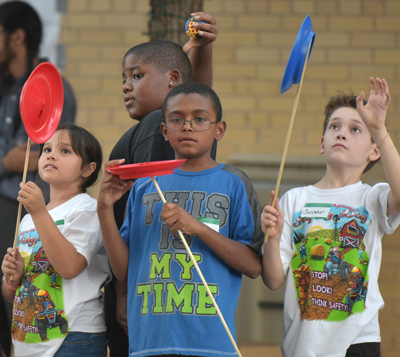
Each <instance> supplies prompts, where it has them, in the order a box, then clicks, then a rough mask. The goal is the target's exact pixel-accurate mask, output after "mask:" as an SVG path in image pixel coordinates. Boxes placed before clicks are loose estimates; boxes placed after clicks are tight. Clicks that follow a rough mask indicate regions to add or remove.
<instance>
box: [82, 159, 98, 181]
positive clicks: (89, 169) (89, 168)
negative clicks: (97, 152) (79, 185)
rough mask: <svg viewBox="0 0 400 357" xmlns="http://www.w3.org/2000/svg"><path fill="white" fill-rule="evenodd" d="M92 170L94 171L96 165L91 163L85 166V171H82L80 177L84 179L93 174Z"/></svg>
mask: <svg viewBox="0 0 400 357" xmlns="http://www.w3.org/2000/svg"><path fill="white" fill-rule="evenodd" d="M94 170H96V163H95V162H91V163H90V164H89V165H87V166H86V169H85V171H83V174H82V176H83V177H84V178H87V177H89V176H90V175H91V174H92V173H93V172H94Z"/></svg>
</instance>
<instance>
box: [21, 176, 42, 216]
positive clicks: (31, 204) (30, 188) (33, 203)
mask: <svg viewBox="0 0 400 357" xmlns="http://www.w3.org/2000/svg"><path fill="white" fill-rule="evenodd" d="M20 187H21V190H20V191H19V193H18V198H17V200H18V201H19V202H21V203H22V204H23V205H24V207H25V209H26V210H27V212H28V213H30V214H31V215H32V216H33V215H37V214H40V213H42V212H47V209H46V203H45V201H44V197H43V193H42V190H41V189H40V188H39V187H38V186H37V185H36V184H35V183H33V182H32V181H29V182H27V183H26V184H25V185H23V184H22V182H21V184H20Z"/></svg>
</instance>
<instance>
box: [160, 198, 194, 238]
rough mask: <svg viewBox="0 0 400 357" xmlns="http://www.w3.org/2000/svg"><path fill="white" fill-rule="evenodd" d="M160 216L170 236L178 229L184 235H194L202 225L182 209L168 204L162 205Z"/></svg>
mask: <svg viewBox="0 0 400 357" xmlns="http://www.w3.org/2000/svg"><path fill="white" fill-rule="evenodd" d="M161 216H162V218H163V220H164V222H165V223H166V225H167V226H168V227H169V228H170V230H171V233H172V234H174V233H175V232H176V231H177V230H178V229H179V230H181V231H182V232H184V233H186V234H190V235H192V234H194V235H196V233H197V232H198V228H199V227H200V225H201V224H202V223H201V222H200V221H198V220H197V219H196V218H194V217H193V216H192V215H191V214H190V213H188V212H186V211H185V210H184V209H183V208H182V207H180V206H178V205H175V204H173V203H169V202H167V203H165V204H164V206H163V209H162V212H161Z"/></svg>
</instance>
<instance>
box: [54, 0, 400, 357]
mask: <svg viewBox="0 0 400 357" xmlns="http://www.w3.org/2000/svg"><path fill="white" fill-rule="evenodd" d="M149 9H150V8H149V1H148V0H69V1H68V10H67V13H66V14H65V15H64V16H63V25H62V36H61V41H62V42H63V43H64V44H65V45H66V49H67V66H66V69H65V71H64V72H63V74H64V75H65V76H66V77H67V78H68V79H69V80H70V81H71V83H72V85H73V86H74V89H75V92H76V94H77V98H78V104H79V110H78V119H77V120H78V123H79V124H80V125H83V126H85V127H88V128H90V129H91V130H92V131H93V132H94V133H95V135H96V136H97V137H98V138H99V139H100V141H101V143H102V145H103V148H104V153H105V155H106V156H108V154H109V152H110V150H111V148H112V147H113V145H114V144H115V142H116V141H117V139H118V138H119V137H120V136H121V135H122V133H123V132H125V130H126V129H128V128H129V127H130V126H131V125H132V124H133V121H132V120H131V119H130V118H129V116H128V115H127V113H126V111H125V108H124V106H123V103H122V96H121V59H122V57H123V55H124V53H125V52H126V51H127V50H128V49H129V48H130V47H132V46H133V45H135V44H138V43H141V42H144V41H147V40H148V37H147V36H146V35H145V34H144V33H145V32H146V31H147V20H148V17H147V14H148V11H149ZM205 10H206V11H208V12H210V13H212V14H213V15H214V16H215V17H216V19H217V21H218V26H219V36H218V40H217V42H216V44H215V47H214V48H215V51H214V88H215V90H216V91H217V93H218V94H219V95H220V97H221V100H222V104H223V109H224V119H225V120H226V121H227V123H228V130H227V133H226V135H225V138H224V139H223V141H222V142H221V143H220V145H219V147H218V158H219V161H222V162H224V161H227V160H228V159H229V157H230V156H231V155H232V154H237V153H242V154H246V153H248V154H264V153H268V154H281V153H282V150H283V144H284V140H285V137H286V130H287V125H288V122H289V118H290V113H291V111H292V106H293V100H294V97H295V94H296V90H297V86H296V85H294V86H293V87H292V88H291V89H290V90H289V91H288V92H286V93H284V94H282V95H280V94H279V88H280V84H281V80H282V76H283V73H284V70H285V67H286V62H287V60H288V57H289V54H290V50H291V48H292V45H293V42H294V39H295V37H296V34H297V31H298V29H299V27H300V25H301V23H302V21H303V19H304V17H305V15H306V14H310V17H311V19H312V21H313V30H314V31H315V32H316V34H317V36H316V40H315V44H314V49H313V52H312V54H311V58H310V61H309V64H308V66H307V71H306V74H305V79H304V84H303V88H302V93H301V97H300V102H299V106H298V110H297V115H296V121H295V124H294V131H293V133H294V134H293V136H292V140H291V144H290V148H289V155H307V156H310V155H311V156H312V155H318V151H317V149H318V144H319V141H320V137H321V125H322V120H323V118H322V114H323V108H324V105H325V103H326V101H327V100H328V99H329V97H330V96H331V95H334V94H335V93H336V92H337V90H340V89H341V90H345V91H348V90H349V89H352V90H353V91H354V93H357V94H358V93H359V92H360V91H361V90H364V91H367V92H368V77H369V76H380V77H384V78H386V79H387V80H388V83H389V86H390V91H391V94H392V103H391V106H390V110H389V115H388V128H389V130H390V132H391V136H392V138H393V139H394V141H395V142H396V143H397V144H398V145H399V146H400V120H398V118H399V117H400V115H399V114H400V100H399V97H400V56H399V55H400V51H399V46H400V21H399V17H400V1H398V0H364V1H361V0H342V1H340V0H269V1H268V0H265V1H262V0H209V1H205ZM397 235H398V234H397ZM397 238H398V237H395V236H394V237H390V238H387V239H384V255H383V264H382V271H381V278H380V284H381V289H382V294H383V296H384V298H385V301H386V307H385V309H384V310H383V311H382V314H381V326H382V340H383V345H382V348H383V356H386V357H388V356H397V352H396V351H398V350H399V349H400V326H399V324H398V323H397V321H398V319H399V316H400V302H399V296H400V284H399V283H400V268H399V267H398V266H397V262H398V256H399V255H400V245H399V243H398V242H399V240H398V239H397Z"/></svg>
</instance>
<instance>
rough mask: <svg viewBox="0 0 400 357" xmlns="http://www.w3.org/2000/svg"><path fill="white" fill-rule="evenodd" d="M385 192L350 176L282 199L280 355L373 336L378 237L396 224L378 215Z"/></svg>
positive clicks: (339, 351)
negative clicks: (348, 181) (346, 181)
mask: <svg viewBox="0 0 400 357" xmlns="http://www.w3.org/2000/svg"><path fill="white" fill-rule="evenodd" d="M388 192H389V186H388V185H387V184H378V185H375V186H374V187H370V186H369V185H366V184H362V183H361V182H358V183H356V184H353V185H349V186H346V187H343V188H339V189H327V190H323V189H318V188H315V187H313V186H308V187H304V188H297V189H294V190H291V191H289V192H288V193H287V194H285V195H284V196H283V197H282V200H281V203H280V204H281V207H282V209H283V211H284V212H285V226H284V232H283V235H282V240H281V244H280V248H281V258H282V263H283V265H284V269H285V272H286V273H287V285H286V291H285V308H284V333H285V338H284V341H283V344H282V350H283V354H284V356H299V357H300V356H307V357H310V356H324V357H327V356H335V357H336V356H344V355H345V353H346V349H347V348H348V347H349V346H350V345H351V344H353V343H362V342H379V341H380V332H379V324H378V310H379V309H380V308H382V306H383V300H382V297H381V295H380V293H379V288H378V281H377V280H378V275H379V267H380V263H381V255H382V246H381V239H382V236H383V234H384V233H388V234H390V233H393V231H394V229H395V228H396V227H397V225H398V224H399V222H400V217H399V216H396V217H389V218H388V217H387V216H386V207H387V195H388ZM332 336H335V338H332ZM339 337H340V338H339Z"/></svg>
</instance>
